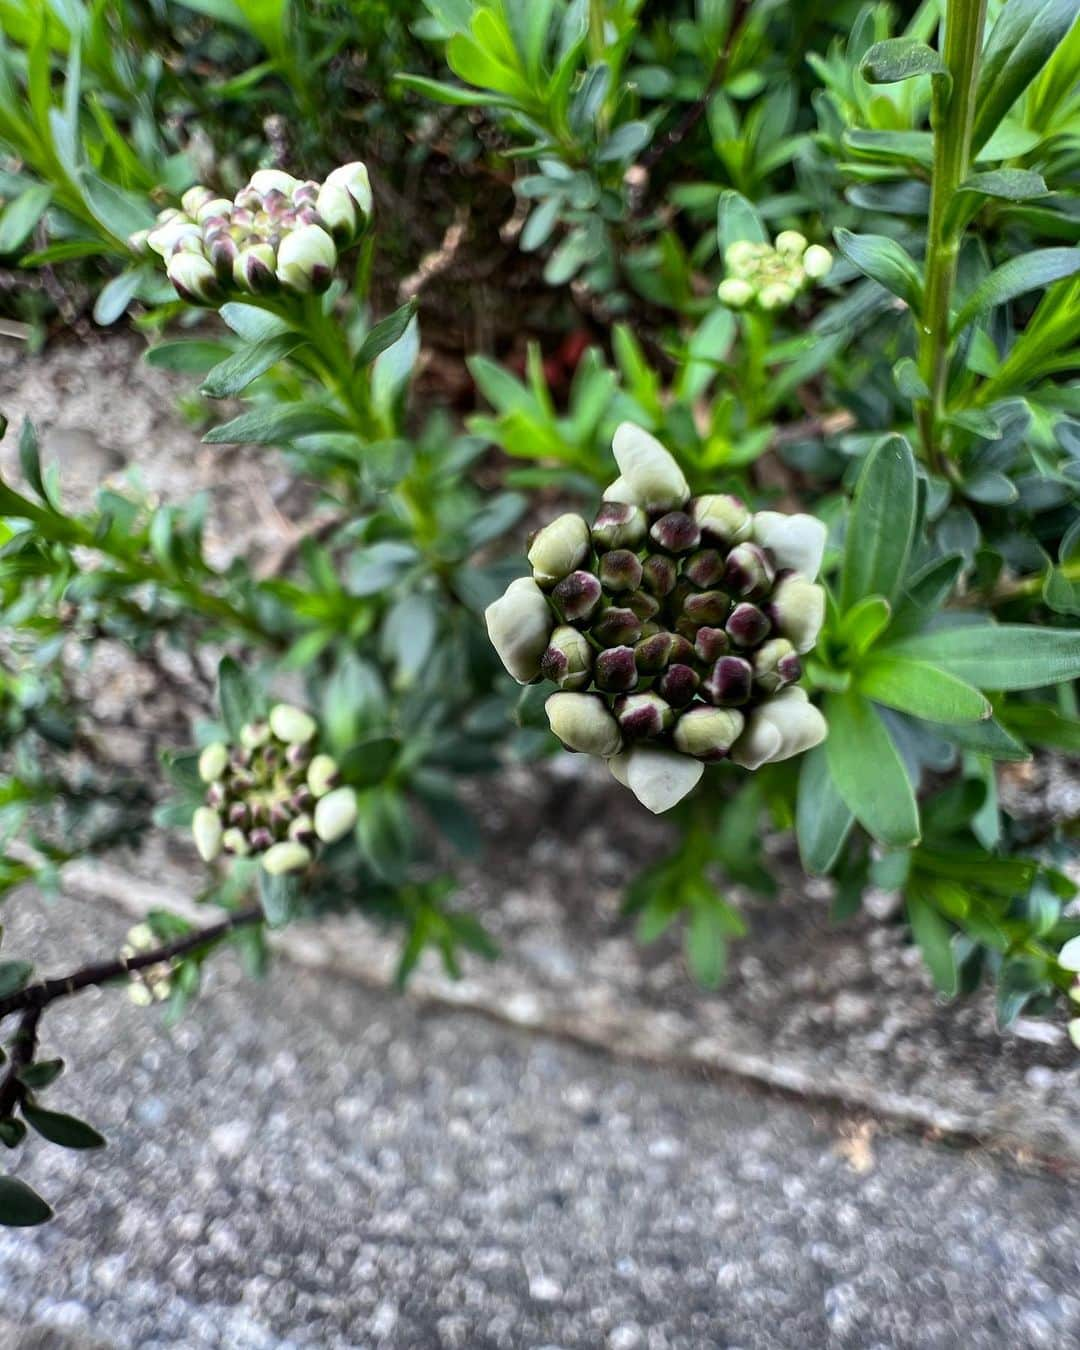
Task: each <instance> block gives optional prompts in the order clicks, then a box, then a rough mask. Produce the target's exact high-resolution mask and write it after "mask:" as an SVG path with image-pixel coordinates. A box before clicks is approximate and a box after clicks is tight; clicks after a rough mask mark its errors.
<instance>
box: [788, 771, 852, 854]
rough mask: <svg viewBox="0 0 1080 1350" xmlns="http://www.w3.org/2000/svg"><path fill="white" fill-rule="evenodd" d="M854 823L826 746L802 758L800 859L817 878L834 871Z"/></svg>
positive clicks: (797, 825) (797, 815) (798, 821)
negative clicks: (833, 774) (829, 762)
mask: <svg viewBox="0 0 1080 1350" xmlns="http://www.w3.org/2000/svg"><path fill="white" fill-rule="evenodd" d="M854 824H855V817H854V816H853V815H852V814H851V811H850V810H849V809H848V807H847V806H846V805H845V804H844V799H843V798H842V797H841V796H840V793H839V792H838V790H837V788H836V785H835V783H834V782H833V780H832V776H831V774H830V773H829V764H828V759H827V756H826V752H825V746H824V745H819V746H816V747H815V748H814V749H813V750H811V751H810V752H809V753H808V754H806V755H803V757H802V765H801V767H800V770H799V795H798V800H797V803H796V807H795V833H796V836H797V838H798V841H799V857H800V858H801V859H802V865H803V867H804V868H805V869H806V871H807V872H809V873H811V875H814V876H823V875H825V874H826V873H828V872H830V871H831V870H832V869H833V867H834V866H835V865H836V861H837V859H838V858H839V857H840V854H841V852H842V851H843V847H844V844H845V843H846V842H847V838H848V835H849V834H850V833H851V828H852V826H853V825H854Z"/></svg>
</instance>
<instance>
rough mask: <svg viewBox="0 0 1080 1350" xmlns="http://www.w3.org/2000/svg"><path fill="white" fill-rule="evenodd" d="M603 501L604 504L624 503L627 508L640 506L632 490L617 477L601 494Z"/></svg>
mask: <svg viewBox="0 0 1080 1350" xmlns="http://www.w3.org/2000/svg"><path fill="white" fill-rule="evenodd" d="M603 500H604V501H606V502H624V503H625V504H626V505H627V506H640V505H641V503H640V502H639V501H638V499H637V498H636V497H635V496H634V489H633V488H632V487H631V486H630V484H629V483H628V482H627V481H626V479H625V478H623V477H621V476H620V477H618V478H616V479H615V481H614V482H613V483H609V484H608V485H607V487H606V488H605V489H604V492H603Z"/></svg>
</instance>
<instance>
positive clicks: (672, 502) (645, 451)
mask: <svg viewBox="0 0 1080 1350" xmlns="http://www.w3.org/2000/svg"><path fill="white" fill-rule="evenodd" d="M611 448H612V450H613V451H614V453H615V462H616V463H617V464H618V466H619V472H620V473H621V474H622V476H623V478H625V479H626V481H627V483H628V484H629V485H630V490H631V491H632V492H633V493H634V496H635V499H636V501H637V504H638V505H639V506H645V507H650V508H654V509H661V508H666V509H667V510H671V509H673V508H674V507H679V506H685V505H686V503H687V501H688V500H689V498H690V485H689V484H688V483H687V481H686V479H685V477H684V476H683V471H682V470H681V469H680V468H679V466H678V464H676V462H675V460H674V458H673V457H672V455H671V454H670V453H669V452H668V451H667V450H665V449H664V447H663V446H662V445H661V444H660V442H659V441H658V440H657V439H656V437H655V436H650V435H649V433H648V432H647V431H645V430H643V429H642V428H641V427H639V426H635V425H634V423H633V422H621V423H620V424H619V426H618V427H617V428H616V430H615V436H614V439H613V440H612V442H611ZM608 500H609V501H611V500H614V499H613V498H608Z"/></svg>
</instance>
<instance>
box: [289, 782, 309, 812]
mask: <svg viewBox="0 0 1080 1350" xmlns="http://www.w3.org/2000/svg"><path fill="white" fill-rule="evenodd" d="M314 801H315V794H314V792H312V790H311V789H310V788H309V787H306V786H305V787H298V788H297V789H296V791H295V792H294V793H293V794H292V796H291V797H290V798H289V805H290V806H291V807H292V809H293V810H294V811H307V810H308V809H309V808H310V807H311V806H312V805H313V804H314Z"/></svg>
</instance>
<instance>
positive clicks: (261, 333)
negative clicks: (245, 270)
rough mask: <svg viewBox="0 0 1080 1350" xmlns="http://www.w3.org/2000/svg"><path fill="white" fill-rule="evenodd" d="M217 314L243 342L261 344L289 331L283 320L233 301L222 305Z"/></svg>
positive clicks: (252, 306)
mask: <svg viewBox="0 0 1080 1350" xmlns="http://www.w3.org/2000/svg"><path fill="white" fill-rule="evenodd" d="M218 312H219V314H220V315H221V317H222V319H223V320H224V322H225V323H226V324H227V325H228V326H229V327H230V328H231V329H232V331H233V332H234V333H235V334H236V335H237V337H242V338H243V339H244V341H245V342H262V341H263V340H264V339H266V338H269V337H277V336H278V334H279V333H287V332H289V331H290V330H289V325H288V324H287V323H286V322H285V320H284V319H282V318H280V317H279V316H278V315H277V314H270V313H269V312H268V311H267V310H265V309H259V307H258V306H257V305H245V304H243V303H242V302H241V301H235V300H234V301H230V303H229V304H227V305H222V306H221V309H220V310H219V311H218Z"/></svg>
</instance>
